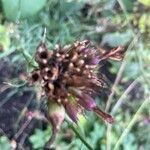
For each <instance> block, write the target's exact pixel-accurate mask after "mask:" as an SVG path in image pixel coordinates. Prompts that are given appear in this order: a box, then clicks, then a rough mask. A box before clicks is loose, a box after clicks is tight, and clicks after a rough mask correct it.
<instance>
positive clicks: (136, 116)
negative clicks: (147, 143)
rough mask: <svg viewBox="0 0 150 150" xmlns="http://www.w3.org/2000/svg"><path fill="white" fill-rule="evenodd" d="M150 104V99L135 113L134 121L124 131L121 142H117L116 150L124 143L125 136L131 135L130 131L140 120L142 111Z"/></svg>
mask: <svg viewBox="0 0 150 150" xmlns="http://www.w3.org/2000/svg"><path fill="white" fill-rule="evenodd" d="M149 102H150V99H149V98H147V99H146V100H145V101H144V102H143V104H142V105H141V106H140V108H139V109H138V110H137V112H136V113H135V115H134V117H133V119H132V120H131V121H130V123H129V124H128V126H127V128H126V129H125V130H124V132H123V133H122V135H121V136H120V138H119V140H118V141H117V143H116V145H115V147H114V150H118V149H119V146H120V144H121V143H122V141H123V139H124V138H125V136H126V135H127V134H128V133H129V131H130V130H131V128H132V127H133V125H134V124H135V123H136V121H137V120H138V117H139V115H140V113H141V112H142V110H143V109H144V107H145V106H147V105H148V103H149Z"/></svg>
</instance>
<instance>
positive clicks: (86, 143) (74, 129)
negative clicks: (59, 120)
mask: <svg viewBox="0 0 150 150" xmlns="http://www.w3.org/2000/svg"><path fill="white" fill-rule="evenodd" d="M66 122H67V123H68V124H69V126H70V128H71V129H72V130H73V132H74V133H75V134H76V136H77V137H78V138H79V139H80V140H81V141H82V143H83V144H84V145H85V146H86V147H87V148H88V149H89V150H93V148H92V147H91V146H90V145H89V143H88V142H87V141H86V140H85V138H84V137H83V136H82V135H81V134H80V133H79V132H78V131H77V129H76V128H75V127H74V126H73V125H72V124H71V123H70V121H68V120H67V119H66Z"/></svg>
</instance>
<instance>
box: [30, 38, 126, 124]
mask: <svg viewBox="0 0 150 150" xmlns="http://www.w3.org/2000/svg"><path fill="white" fill-rule="evenodd" d="M123 54H124V51H123V49H122V47H118V48H116V49H113V50H111V51H109V52H103V53H101V52H100V51H99V50H97V49H95V48H93V47H91V45H90V42H89V41H88V40H84V41H81V42H79V41H77V42H75V43H74V44H73V45H66V46H64V47H63V48H62V47H60V46H59V45H57V46H56V48H55V50H53V51H50V50H48V49H47V47H46V45H45V44H44V43H41V44H40V45H39V46H38V48H37V51H36V54H35V60H36V62H37V63H38V65H39V68H38V69H36V70H34V71H33V72H32V73H31V75H30V78H31V80H32V82H40V85H41V86H42V87H43V89H44V91H45V94H46V95H47V97H48V102H49V104H50V103H51V102H52V103H57V105H58V106H61V107H62V106H63V108H64V109H65V111H66V113H67V114H68V116H69V117H70V118H71V119H72V121H73V122H77V121H78V113H79V112H82V111H83V110H84V109H85V110H88V111H93V112H95V113H96V114H97V115H98V116H100V117H101V118H102V119H103V120H105V121H107V122H109V123H113V122H114V119H113V118H112V117H111V116H110V115H109V114H107V113H105V112H104V111H102V110H101V109H100V108H99V107H98V106H97V105H96V102H95V101H94V96H93V95H95V93H97V92H98V91H99V89H103V88H104V87H105V85H106V84H105V81H104V80H103V78H102V77H101V76H98V75H97V73H96V69H97V67H99V65H98V64H99V62H100V61H102V60H106V59H115V60H120V59H122V58H123ZM54 116H55V118H57V117H58V116H56V113H55V115H54ZM58 118H59V117H58ZM62 118H63V117H61V122H62V120H63V119H62ZM51 120H55V121H53V122H54V124H55V126H57V124H59V119H51ZM56 120H57V121H56Z"/></svg>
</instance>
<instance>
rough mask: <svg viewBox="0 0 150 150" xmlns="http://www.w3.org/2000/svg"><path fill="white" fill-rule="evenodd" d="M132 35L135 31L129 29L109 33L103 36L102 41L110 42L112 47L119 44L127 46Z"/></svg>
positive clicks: (104, 42)
mask: <svg viewBox="0 0 150 150" xmlns="http://www.w3.org/2000/svg"><path fill="white" fill-rule="evenodd" d="M132 37H133V32H132V31H131V30H127V31H126V32H123V33H119V32H115V33H107V34H105V35H104V36H103V39H102V43H103V44H108V45H109V46H111V47H117V46H119V45H122V46H125V45H127V44H128V43H129V42H130V41H131V39H132Z"/></svg>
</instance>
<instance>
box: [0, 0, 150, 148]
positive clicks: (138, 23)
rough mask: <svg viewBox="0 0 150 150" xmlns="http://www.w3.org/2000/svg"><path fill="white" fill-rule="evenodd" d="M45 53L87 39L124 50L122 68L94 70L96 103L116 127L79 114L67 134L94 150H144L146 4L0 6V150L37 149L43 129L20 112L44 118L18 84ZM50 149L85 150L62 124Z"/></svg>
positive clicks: (149, 18)
mask: <svg viewBox="0 0 150 150" xmlns="http://www.w3.org/2000/svg"><path fill="white" fill-rule="evenodd" d="M45 28H46V31H47V32H46V39H45V41H46V43H47V45H48V47H49V48H50V49H52V48H54V46H55V44H57V43H60V44H61V45H65V44H68V43H73V42H74V41H76V40H82V39H89V40H91V41H92V42H93V43H94V45H95V46H97V47H102V48H104V49H106V50H109V49H111V48H113V47H117V46H119V45H122V46H124V47H125V49H127V52H126V56H125V58H124V61H123V62H121V63H120V62H111V61H110V62H107V63H106V64H105V65H104V66H102V69H101V71H102V72H103V73H104V74H105V76H106V77H107V78H108V80H109V82H110V88H112V93H111V94H110V95H105V94H104V95H102V97H101V98H97V103H98V104H99V105H100V106H101V108H103V109H104V110H106V111H108V112H110V113H111V114H112V115H113V116H114V118H115V120H116V122H115V124H114V125H112V126H111V125H108V124H106V123H104V122H103V121H101V120H100V119H99V118H97V117H96V116H95V115H94V114H93V113H91V112H90V113H89V112H87V117H86V119H85V118H82V119H81V120H80V122H79V124H78V126H76V125H74V127H75V128H76V129H77V130H78V131H79V132H80V134H81V135H82V136H83V137H84V139H85V140H86V141H87V142H88V143H90V145H91V147H92V149H94V150H112V149H115V150H117V149H119V150H143V149H144V150H149V149H150V134H149V133H150V102H149V101H150V43H149V39H150V0H93V1H92V0H30V1H27V0H0V150H10V149H13V148H14V149H15V147H16V144H17V145H18V149H19V150H21V149H26V150H27V149H36V150H42V149H43V146H44V144H45V142H46V141H47V140H48V139H49V137H50V136H51V127H50V125H48V124H47V123H45V122H44V121H42V120H40V119H38V116H37V118H33V119H29V118H28V117H27V116H26V115H25V114H26V112H28V111H35V110H38V111H40V112H44V106H43V105H44V104H43V103H42V101H41V100H39V99H38V95H36V94H35V90H36V89H33V88H32V87H28V86H26V85H25V84H24V76H25V75H26V74H27V73H28V72H29V71H30V70H32V64H33V63H34V60H33V58H34V53H35V51H36V47H37V46H38V44H39V43H40V41H41V40H42V39H43V31H44V29H45ZM54 145H55V149H56V150H80V149H81V150H86V149H87V147H86V146H85V145H84V144H83V143H82V141H81V140H80V139H79V138H78V136H77V135H76V134H74V132H73V131H72V130H71V128H70V126H69V125H68V124H67V123H66V122H64V123H63V125H62V129H61V132H60V133H59V135H58V138H57V139H56V141H55V144H54Z"/></svg>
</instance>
